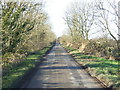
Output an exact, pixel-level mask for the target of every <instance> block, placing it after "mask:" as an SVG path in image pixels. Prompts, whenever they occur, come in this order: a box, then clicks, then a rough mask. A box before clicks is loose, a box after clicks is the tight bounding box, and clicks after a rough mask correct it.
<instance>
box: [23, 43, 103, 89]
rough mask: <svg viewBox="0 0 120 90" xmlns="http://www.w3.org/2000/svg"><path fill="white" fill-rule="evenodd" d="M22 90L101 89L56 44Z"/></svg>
mask: <svg viewBox="0 0 120 90" xmlns="http://www.w3.org/2000/svg"><path fill="white" fill-rule="evenodd" d="M22 88H102V87H101V86H100V85H99V84H98V83H97V81H95V80H94V79H93V78H92V77H91V76H89V75H88V73H87V72H86V71H85V70H84V69H82V68H81V67H80V66H79V65H77V63H76V62H75V61H74V60H73V58H72V57H71V56H70V55H69V54H68V53H67V52H66V51H65V50H64V48H63V47H61V46H60V44H56V45H55V46H54V47H53V48H52V50H51V51H50V52H49V54H48V55H46V56H45V60H44V61H43V62H42V64H41V65H39V67H38V69H37V71H36V72H35V74H34V75H33V76H32V77H31V79H30V80H28V81H26V83H25V84H24V85H23V86H22Z"/></svg>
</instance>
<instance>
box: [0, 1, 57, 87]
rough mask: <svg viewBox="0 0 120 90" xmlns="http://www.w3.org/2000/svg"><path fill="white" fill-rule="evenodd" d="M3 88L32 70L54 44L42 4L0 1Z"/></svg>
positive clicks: (53, 35)
mask: <svg viewBox="0 0 120 90" xmlns="http://www.w3.org/2000/svg"><path fill="white" fill-rule="evenodd" d="M0 6H1V10H2V13H1V12H0V21H1V22H2V23H1V24H0V28H1V34H0V36H1V37H0V38H1V41H0V44H1V46H2V48H0V49H1V51H2V54H0V56H1V57H2V61H0V65H2V78H3V80H2V81H3V83H2V86H3V88H10V87H11V86H13V84H15V83H16V82H17V81H19V80H20V79H21V78H22V76H24V75H25V74H26V72H28V71H29V70H30V69H32V68H33V67H35V64H36V63H38V62H39V61H40V60H41V58H42V56H43V55H44V54H45V52H46V51H47V50H48V49H49V48H50V47H51V46H52V43H53V42H54V41H55V38H56V36H55V34H54V33H53V32H52V31H51V25H50V24H49V21H48V16H47V14H46V12H45V11H44V3H43V2H42V0H40V1H39V2H32V1H30V2H25V1H22V0H21V1H16V2H12V1H0Z"/></svg>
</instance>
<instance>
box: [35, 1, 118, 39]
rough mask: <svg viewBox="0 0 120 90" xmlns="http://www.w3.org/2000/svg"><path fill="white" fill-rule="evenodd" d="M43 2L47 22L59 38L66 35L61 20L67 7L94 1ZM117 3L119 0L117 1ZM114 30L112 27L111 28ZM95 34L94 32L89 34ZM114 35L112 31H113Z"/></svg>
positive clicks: (62, 20) (64, 25)
mask: <svg viewBox="0 0 120 90" xmlns="http://www.w3.org/2000/svg"><path fill="white" fill-rule="evenodd" d="M37 1H39V0H37ZM43 1H44V2H45V8H44V9H45V11H46V12H47V14H48V17H49V22H50V24H51V25H52V31H53V32H54V33H55V34H56V36H57V37H60V36H61V35H63V34H66V32H67V26H66V24H65V21H64V19H63V17H64V14H65V10H66V9H67V8H68V6H69V5H70V4H71V3H72V2H75V1H80V2H82V1H84V2H90V1H95V0H43ZM118 1H119V0H118ZM112 27H113V26H112ZM113 29H114V27H113ZM94 32H96V30H95V31H94V30H93V32H91V33H94ZM113 33H114V31H113ZM97 34H98V35H96V34H94V35H91V37H90V38H94V37H96V36H97V37H98V36H101V34H99V33H97Z"/></svg>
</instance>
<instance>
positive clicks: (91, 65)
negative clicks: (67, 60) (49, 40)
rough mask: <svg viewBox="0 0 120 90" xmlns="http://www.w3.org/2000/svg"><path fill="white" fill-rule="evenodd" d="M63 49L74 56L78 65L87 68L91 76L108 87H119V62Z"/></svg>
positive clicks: (68, 48)
mask: <svg viewBox="0 0 120 90" xmlns="http://www.w3.org/2000/svg"><path fill="white" fill-rule="evenodd" d="M65 48H66V49H67V50H68V51H69V52H70V53H71V54H73V55H75V57H74V58H75V59H76V60H77V61H78V62H79V63H80V64H83V65H84V66H87V67H88V70H89V72H90V74H91V75H92V76H96V77H97V78H99V79H100V80H102V81H104V82H105V83H106V84H107V85H108V86H110V85H113V86H115V87H118V86H120V81H119V79H120V77H118V67H120V64H118V63H120V61H116V60H109V59H105V58H102V57H95V56H90V55H84V54H81V53H79V52H78V50H76V49H74V50H73V49H72V48H70V47H65ZM119 72H120V71H119Z"/></svg>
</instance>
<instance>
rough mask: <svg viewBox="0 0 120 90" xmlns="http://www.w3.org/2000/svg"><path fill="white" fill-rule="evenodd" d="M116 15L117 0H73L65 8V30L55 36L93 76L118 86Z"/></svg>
mask: <svg viewBox="0 0 120 90" xmlns="http://www.w3.org/2000/svg"><path fill="white" fill-rule="evenodd" d="M108 7H109V8H108ZM111 17H112V18H111ZM118 19H120V16H119V15H118V1H117V0H111V1H108V0H105V1H99V0H97V1H94V2H92V1H91V2H79V1H76V2H73V3H71V5H70V6H69V7H68V8H67V10H66V12H65V16H64V20H65V22H66V25H67V32H68V33H66V34H65V35H63V36H61V37H59V42H60V44H62V45H63V46H64V47H65V48H67V49H68V50H70V53H71V54H74V55H75V58H76V60H77V61H78V62H79V63H81V64H83V65H84V66H87V67H88V69H90V70H89V71H90V73H91V74H92V75H93V76H96V77H98V78H99V79H100V80H103V81H104V82H105V83H106V84H107V85H108V86H112V85H113V86H115V87H118V86H120V81H119V80H120V77H119V76H120V73H119V72H120V71H119V68H120V65H119V64H120V40H119V38H118V37H119V36H120V34H119V33H115V32H118V29H119V28H120V27H119V25H118V24H119V23H118ZM112 26H114V28H113V27H112Z"/></svg>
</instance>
